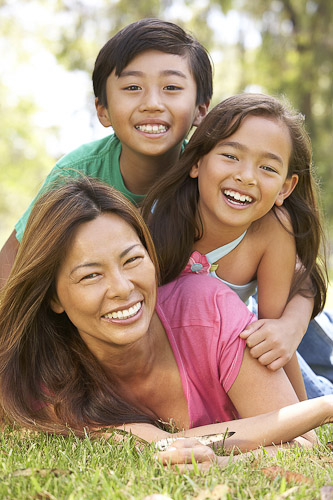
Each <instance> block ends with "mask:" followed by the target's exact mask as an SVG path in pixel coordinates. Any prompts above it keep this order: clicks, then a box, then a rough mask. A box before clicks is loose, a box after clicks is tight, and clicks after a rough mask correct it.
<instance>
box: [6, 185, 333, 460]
mask: <svg viewBox="0 0 333 500" xmlns="http://www.w3.org/2000/svg"><path fill="white" fill-rule="evenodd" d="M155 269H157V264H156V257H155V251H154V248H153V245H152V243H151V239H150V236H149V233H148V231H147V229H146V227H145V225H144V223H143V221H142V219H141V217H140V215H139V214H138V213H137V211H136V209H135V208H134V207H133V206H132V205H131V204H130V202H128V201H127V200H125V198H124V197H123V196H122V195H121V194H120V193H118V192H117V191H116V190H115V189H113V188H111V187H109V186H106V185H103V184H101V183H100V182H98V181H96V180H89V179H83V180H77V181H73V180H72V181H70V182H68V183H67V184H64V185H62V186H60V187H58V188H55V189H53V190H51V191H49V192H47V193H46V194H44V195H43V196H42V197H41V198H40V199H39V201H38V202H37V203H36V205H35V208H34V209H33V212H32V214H31V217H30V219H29V223H28V226H27V230H26V231H25V234H24V237H23V240H22V244H21V247H20V251H19V253H18V256H17V259H16V262H15V265H14V267H13V270H12V273H11V276H10V278H9V280H8V282H7V284H6V286H5V288H4V289H3V292H2V296H1V309H0V392H1V405H2V408H3V411H4V414H5V415H6V416H7V417H8V418H9V419H11V420H14V421H16V422H18V423H19V424H21V425H23V426H26V427H30V428H31V427H32V428H37V429H40V430H47V431H56V432H66V431H67V432H68V428H69V427H70V428H72V429H73V430H76V431H78V432H80V431H81V432H82V430H83V428H84V427H86V428H88V429H89V430H90V431H95V430H97V429H100V428H102V427H105V426H110V427H121V428H122V429H124V430H126V431H131V432H132V433H133V434H135V435H137V436H139V437H141V438H143V439H145V440H147V441H150V442H152V441H158V440H160V439H163V438H165V437H170V434H168V433H167V432H166V431H165V430H164V429H163V422H169V421H170V420H171V419H172V421H173V423H174V424H175V425H176V426H177V427H178V429H180V431H179V432H178V433H174V434H173V436H185V437H195V436H202V435H205V434H210V433H221V432H225V431H226V429H227V428H228V430H229V431H233V432H235V434H234V435H233V436H232V437H231V438H229V439H228V447H232V446H238V447H239V448H240V449H241V450H249V449H254V448H256V447H258V446H260V445H262V444H263V445H266V446H267V445H270V444H271V443H280V442H281V441H282V442H286V441H290V440H292V439H293V438H295V437H297V436H298V435H300V434H304V433H306V432H307V431H309V430H310V429H311V428H313V427H315V426H317V425H320V424H322V423H325V422H328V421H330V418H331V416H332V415H333V401H332V399H331V398H330V397H329V396H327V397H324V398H321V399H320V400H319V399H318V400H314V401H305V402H303V403H299V404H296V405H294V406H291V407H289V408H285V409H283V410H281V408H282V407H283V406H286V405H291V404H293V403H297V397H296V395H295V392H294V390H293V389H292V387H291V385H290V383H289V381H288V380H287V378H286V376H285V374H284V372H283V371H282V370H278V371H276V372H270V371H269V370H267V369H266V368H265V367H263V366H261V365H260V364H259V363H258V362H257V361H256V360H255V359H253V358H252V357H251V356H250V354H249V352H248V348H246V346H245V341H244V340H242V339H240V337H239V333H240V332H241V331H242V330H243V329H244V327H245V326H246V325H247V324H248V323H249V322H251V321H252V320H253V319H254V318H253V317H252V315H251V313H250V312H249V311H248V310H247V308H246V306H245V305H243V304H242V302H241V301H240V300H239V299H238V297H237V296H235V295H234V293H233V292H232V291H230V290H229V289H228V288H227V287H225V286H224V285H223V284H221V283H220V282H219V281H218V280H211V279H210V278H209V277H206V276H202V277H201V278H198V277H193V276H185V277H181V278H179V279H178V280H176V281H175V282H172V283H169V284H168V285H166V286H164V287H161V288H160V289H159V290H158V298H157V303H156V295H157V277H156V271H155ZM198 287H199V288H200V289H202V288H205V287H206V288H207V291H206V293H205V294H204V296H205V297H206V299H205V302H204V303H202V298H201V297H200V298H198V296H199V294H198V293H197V290H198ZM155 306H156V307H155ZM236 308H237V314H234V312H235V310H236ZM254 381H255V383H254ZM264 412H271V413H269V414H266V415H259V414H262V413H264ZM255 415H259V416H255ZM238 416H240V417H241V418H242V419H243V420H242V419H241V420H232V419H233V418H235V417H238ZM216 421H222V422H221V423H219V424H215V423H214V422H216ZM297 439H298V440H299V441H300V442H302V443H304V444H311V442H312V440H313V435H311V434H307V435H305V434H304V436H303V437H300V438H297ZM176 443H177V442H176ZM175 450H176V451H175ZM206 451H207V449H206V447H204V448H202V446H200V445H198V446H194V444H193V441H190V442H189V443H188V442H187V441H186V440H184V441H181V442H180V443H177V444H176V445H175V446H172V449H171V451H170V450H169V451H167V452H166V454H167V457H169V458H171V459H172V460H176V461H180V462H183V461H184V460H186V456H188V454H189V453H192V452H193V453H194V456H195V458H196V459H197V460H198V461H201V460H202V461H205V460H206V457H207V453H206ZM210 453H211V452H210ZM210 453H208V456H209V459H210V458H211V455H210ZM175 454H176V457H175ZM190 456H191V455H190Z"/></svg>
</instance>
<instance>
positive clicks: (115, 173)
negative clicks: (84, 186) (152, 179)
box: [15, 134, 144, 241]
mask: <svg viewBox="0 0 333 500" xmlns="http://www.w3.org/2000/svg"><path fill="white" fill-rule="evenodd" d="M120 153H121V143H120V141H119V139H118V137H116V136H115V135H114V134H112V135H110V136H108V137H105V138H103V139H99V140H97V141H93V142H89V143H88V144H83V145H82V146H80V147H79V148H77V149H75V150H74V151H72V152H71V153H69V154H67V155H65V156H63V157H62V158H61V159H60V160H59V161H58V162H57V163H56V165H55V166H54V167H53V169H52V170H51V172H50V173H49V175H48V176H47V178H46V179H45V182H44V184H43V186H42V187H41V189H40V190H39V192H38V194H37V196H36V197H35V198H34V199H33V200H32V202H31V203H30V205H29V207H28V208H27V210H26V211H25V213H24V214H23V215H22V217H21V218H20V219H19V220H18V222H17V223H16V225H15V229H16V237H17V239H18V241H21V239H22V236H23V233H24V230H25V226H26V224H27V221H28V218H29V215H30V212H31V210H32V207H33V205H34V203H35V202H36V199H37V198H38V197H39V196H40V194H41V193H42V192H44V191H45V188H46V187H47V186H49V185H50V184H52V183H54V182H55V180H56V179H57V177H58V176H59V175H61V176H64V175H66V176H71V177H78V176H79V175H80V173H83V174H85V175H88V176H89V177H96V178H98V179H100V180H101V181H104V182H106V183H107V184H109V185H110V186H114V187H115V188H117V189H118V190H119V191H120V192H121V193H123V194H124V195H125V196H126V198H128V199H129V200H130V201H131V202H132V203H134V204H140V203H141V202H142V201H143V199H144V195H141V194H134V193H131V192H130V191H129V190H128V189H127V188H126V186H125V184H124V181H123V178H122V175H121V173H120V167H119V157H120Z"/></svg>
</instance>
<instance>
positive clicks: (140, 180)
mask: <svg viewBox="0 0 333 500" xmlns="http://www.w3.org/2000/svg"><path fill="white" fill-rule="evenodd" d="M180 150H181V146H180V147H179V148H177V149H176V148H175V149H174V150H173V151H169V152H168V153H165V154H164V155H160V156H147V155H140V154H138V153H136V152H133V151H130V150H128V149H127V148H123V149H122V151H121V154H120V158H119V166H120V172H121V175H122V177H123V181H124V184H125V186H126V188H127V189H128V190H129V191H130V192H131V193H133V194H143V195H145V194H147V192H148V191H149V189H150V188H151V187H152V185H153V184H154V182H156V181H157V180H158V179H160V178H161V176H162V175H163V174H164V173H165V172H166V171H167V170H169V168H170V167H171V166H172V165H173V163H174V162H175V161H176V160H177V159H178V158H179V155H180Z"/></svg>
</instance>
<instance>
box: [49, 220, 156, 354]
mask: <svg viewBox="0 0 333 500" xmlns="http://www.w3.org/2000/svg"><path fill="white" fill-rule="evenodd" d="M56 292H57V296H56V297H55V298H54V299H53V300H52V302H51V307H52V309H53V311H55V312H56V313H62V312H66V314H67V316H68V317H69V319H70V320H71V321H72V323H73V324H74V325H75V326H76V327H77V329H78V331H79V334H80V336H81V337H82V339H83V340H84V341H85V343H86V344H87V346H88V348H89V349H90V350H91V351H92V352H93V353H94V354H96V355H98V353H101V352H103V351H104V350H105V348H106V347H107V345H109V346H111V345H112V346H114V347H115V346H117V348H118V347H119V346H123V345H128V344H131V343H133V342H135V341H137V340H139V339H141V338H142V337H143V336H144V335H145V334H146V333H147V331H148V328H149V325H150V321H151V318H152V315H153V312H154V308H155V301H156V279H155V269H154V266H153V263H152V261H151V260H150V258H149V256H148V253H147V251H146V249H145V248H144V246H143V245H142V243H141V241H140V239H139V237H138V235H137V234H136V232H135V230H134V229H133V228H132V227H131V226H130V225H129V224H128V223H127V222H126V221H124V220H123V219H122V218H121V217H119V216H118V215H115V214H111V213H106V214H103V215H100V216H99V217H97V218H96V219H94V220H92V221H90V222H85V223H83V224H82V225H81V226H79V228H78V230H77V232H76V234H75V237H74V239H73V242H72V244H71V246H70V249H69V251H68V253H67V255H66V257H65V259H64V261H63V262H62V264H61V266H60V269H59V271H58V274H57V279H56Z"/></svg>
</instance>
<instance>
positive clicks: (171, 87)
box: [164, 85, 182, 90]
mask: <svg viewBox="0 0 333 500" xmlns="http://www.w3.org/2000/svg"><path fill="white" fill-rule="evenodd" d="M164 90H182V87H177V85H166V86H165V87H164Z"/></svg>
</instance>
